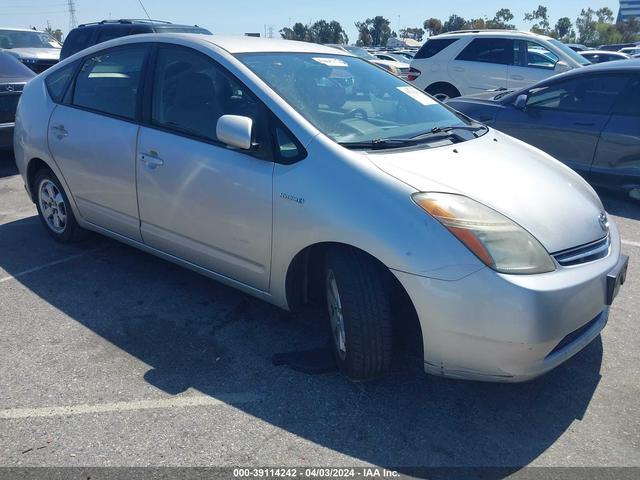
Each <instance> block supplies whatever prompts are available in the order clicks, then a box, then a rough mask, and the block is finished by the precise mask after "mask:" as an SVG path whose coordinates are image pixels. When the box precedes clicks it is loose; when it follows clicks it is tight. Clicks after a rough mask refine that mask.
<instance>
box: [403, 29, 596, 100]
mask: <svg viewBox="0 0 640 480" xmlns="http://www.w3.org/2000/svg"><path fill="white" fill-rule="evenodd" d="M588 64H589V61H588V60H586V59H584V58H583V57H581V56H580V55H578V54H577V53H576V52H574V51H573V50H571V49H570V48H569V47H568V46H566V45H565V44H563V43H562V42H560V41H558V40H555V39H553V38H550V37H545V36H543V35H536V34H534V33H531V32H518V31H515V30H513V31H512V30H465V31H460V32H451V33H445V34H442V35H438V36H435V37H430V38H429V40H427V41H426V43H425V44H424V45H423V46H422V48H421V49H420V50H419V51H418V53H417V54H416V56H415V57H414V59H413V61H412V62H411V70H410V71H409V77H408V79H409V81H411V82H413V84H414V85H415V86H416V87H417V88H419V89H420V90H424V91H425V92H427V93H429V94H431V95H433V96H434V97H436V98H437V99H439V100H447V99H448V98H454V97H458V96H460V95H469V94H473V93H477V92H483V91H486V90H491V89H495V88H522V87H525V86H528V85H531V84H532V83H535V82H537V81H539V80H542V79H544V78H547V77H550V76H552V75H554V74H556V73H560V72H564V71H567V70H571V69H574V68H579V67H582V66H584V65H588Z"/></svg>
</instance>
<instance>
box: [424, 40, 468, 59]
mask: <svg viewBox="0 0 640 480" xmlns="http://www.w3.org/2000/svg"><path fill="white" fill-rule="evenodd" d="M457 40H458V39H457V38H434V39H432V40H427V42H426V43H425V44H424V45H423V46H422V47H421V48H420V50H418V53H416V56H415V57H414V58H416V59H420V58H431V57H433V56H434V55H437V54H438V53H440V52H441V51H442V50H444V49H445V48H447V47H448V46H449V45H451V44H453V43H454V42H456V41H457Z"/></svg>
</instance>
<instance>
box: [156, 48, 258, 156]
mask: <svg viewBox="0 0 640 480" xmlns="http://www.w3.org/2000/svg"><path fill="white" fill-rule="evenodd" d="M222 115H240V116H244V117H249V118H251V119H252V120H253V135H254V141H255V142H257V143H258V144H259V145H261V146H262V147H264V148H260V149H259V152H260V153H259V154H258V156H262V155H266V152H267V150H268V145H269V140H268V139H269V137H270V135H269V132H268V120H267V113H266V109H265V107H264V106H263V105H262V104H261V103H260V102H259V101H258V100H257V99H256V98H255V97H254V96H253V94H252V93H251V92H249V90H248V89H247V88H246V87H245V86H244V85H242V84H241V83H240V82H239V81H238V80H237V79H235V78H234V77H232V76H231V75H230V74H228V73H227V72H226V71H224V70H223V69H222V67H220V66H219V65H218V64H217V63H216V62H214V61H213V60H212V59H210V58H208V57H207V56H205V55H203V54H201V53H199V52H196V51H194V50H190V49H187V48H181V47H167V46H163V47H161V48H160V49H159V51H158V59H157V64H156V72H155V78H154V88H153V104H152V111H151V119H152V123H153V124H154V125H157V126H160V127H164V128H169V129H172V130H176V131H178V132H182V133H185V134H187V135H192V136H196V137H200V138H202V139H205V140H210V141H214V142H217V141H218V138H217V136H216V126H217V122H218V119H219V118H220V117H221V116H222Z"/></svg>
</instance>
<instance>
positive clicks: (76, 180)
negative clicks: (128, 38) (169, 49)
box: [49, 43, 149, 240]
mask: <svg viewBox="0 0 640 480" xmlns="http://www.w3.org/2000/svg"><path fill="white" fill-rule="evenodd" d="M148 52H149V47H148V45H146V44H141V43H138V44H132V45H126V46H122V47H116V48H112V49H108V50H103V51H100V52H98V53H94V54H92V55H90V56H89V57H86V58H85V59H84V60H83V63H82V66H81V67H80V71H79V73H78V75H77V77H76V80H75V85H74V86H73V88H72V90H71V92H70V98H69V99H68V101H66V102H65V103H64V104H60V105H58V106H57V107H56V108H55V110H54V112H53V114H52V116H51V119H50V122H49V148H50V150H51V153H52V155H53V157H54V159H55V161H56V163H57V164H58V165H59V167H60V169H61V170H62V173H63V175H64V177H65V179H66V181H67V183H68V184H69V187H70V188H71V193H72V195H73V197H74V199H75V201H76V204H77V206H78V209H79V210H80V214H81V215H82V217H83V218H84V219H85V220H87V221H89V222H91V223H94V224H96V225H99V226H101V227H104V228H107V229H109V230H111V231H114V232H116V233H119V234H121V235H124V236H126V237H129V238H133V239H137V240H140V239H141V237H140V229H139V217H138V204H137V198H136V172H135V158H136V139H137V135H138V128H139V126H138V120H139V116H140V107H141V103H140V101H141V94H140V86H141V80H142V76H143V72H144V68H145V63H146V58H147V56H148Z"/></svg>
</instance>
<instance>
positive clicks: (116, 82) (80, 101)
mask: <svg viewBox="0 0 640 480" xmlns="http://www.w3.org/2000/svg"><path fill="white" fill-rule="evenodd" d="M147 51H148V48H147V46H146V45H143V44H138V45H131V46H126V47H119V48H114V49H110V50H106V51H103V52H99V53H97V54H94V55H91V56H90V57H89V58H87V59H86V60H85V61H84V63H83V64H82V67H81V68H80V72H79V73H78V77H77V79H76V84H75V89H74V92H73V100H72V104H73V105H76V106H78V107H83V108H87V109H90V110H93V111H96V112H100V113H106V114H109V115H116V116H118V117H123V118H126V119H134V118H135V117H136V109H137V105H138V93H139V90H140V82H141V77H142V68H143V65H144V61H145V56H146V53H147Z"/></svg>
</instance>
